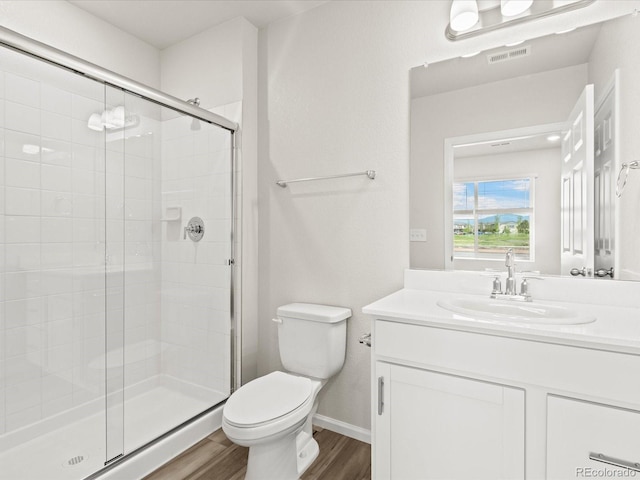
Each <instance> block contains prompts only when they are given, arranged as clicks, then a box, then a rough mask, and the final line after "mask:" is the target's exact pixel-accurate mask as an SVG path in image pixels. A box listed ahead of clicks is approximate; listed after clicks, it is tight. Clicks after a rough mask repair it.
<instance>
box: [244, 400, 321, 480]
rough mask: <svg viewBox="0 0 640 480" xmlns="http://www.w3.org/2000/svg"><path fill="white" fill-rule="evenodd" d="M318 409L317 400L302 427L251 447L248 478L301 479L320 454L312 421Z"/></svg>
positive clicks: (262, 479) (263, 479)
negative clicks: (276, 438) (274, 439)
mask: <svg viewBox="0 0 640 480" xmlns="http://www.w3.org/2000/svg"><path fill="white" fill-rule="evenodd" d="M317 409H318V403H317V401H316V402H315V405H314V407H313V409H312V411H311V413H310V414H309V415H308V416H307V418H306V420H305V422H304V424H303V425H302V428H300V426H298V428H296V429H295V430H294V431H293V432H291V433H289V434H287V435H285V436H284V437H282V438H280V439H278V440H276V441H270V442H264V443H258V444H254V445H252V446H251V447H249V459H248V461H247V474H246V476H245V480H298V479H299V478H300V476H301V475H302V474H303V473H304V472H305V471H306V470H307V469H308V468H309V466H310V465H311V464H312V463H313V461H314V460H315V459H316V458H318V454H319V453H320V446H319V445H318V442H317V441H316V440H315V439H314V438H313V424H312V418H313V414H314V413H315V412H316V410H317Z"/></svg>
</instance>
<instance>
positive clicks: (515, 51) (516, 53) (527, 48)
mask: <svg viewBox="0 0 640 480" xmlns="http://www.w3.org/2000/svg"><path fill="white" fill-rule="evenodd" d="M529 55H531V45H524V46H517V47H514V48H511V49H509V50H502V51H500V52H495V53H491V54H489V55H487V61H488V62H489V65H491V64H493V63H500V62H507V61H509V60H515V59H516V58H520V57H528V56H529Z"/></svg>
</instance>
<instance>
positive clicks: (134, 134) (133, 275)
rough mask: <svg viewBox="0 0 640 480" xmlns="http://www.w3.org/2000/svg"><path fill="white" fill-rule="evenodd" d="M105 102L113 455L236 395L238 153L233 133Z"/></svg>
mask: <svg viewBox="0 0 640 480" xmlns="http://www.w3.org/2000/svg"><path fill="white" fill-rule="evenodd" d="M106 100H107V101H106V112H107V118H108V119H110V121H111V125H112V126H110V127H108V129H107V133H106V165H107V166H106V197H105V198H106V238H107V255H106V258H107V282H106V283H107V325H106V330H107V331H106V339H107V352H108V353H107V355H106V362H107V363H106V372H107V374H106V377H107V384H106V390H107V450H108V459H113V458H116V457H117V456H118V455H120V454H122V453H124V454H126V453H129V452H131V451H133V450H135V449H137V448H139V447H141V446H142V445H144V444H146V443H148V442H149V441H151V440H153V439H155V438H157V437H159V436H161V435H163V434H165V433H166V432H168V431H169V430H171V429H173V428H175V427H176V426H178V425H180V424H182V423H183V422H185V421H187V420H189V419H190V418H192V417H194V416H196V415H197V414H199V413H201V412H203V411H205V410H207V409H209V408H211V407H212V406H214V405H216V404H218V403H220V402H221V401H222V400H224V399H226V398H227V397H228V396H229V394H230V385H231V378H230V372H231V364H230V356H231V318H230V314H231V308H230V307H231V267H230V266H229V264H228V260H229V259H230V258H231V241H232V238H231V227H232V212H231V205H232V201H231V200H232V198H231V195H232V189H231V181H232V162H231V159H232V155H231V133H230V132H228V131H227V130H224V129H221V128H219V127H217V126H214V125H211V124H209V123H206V122H204V121H201V120H197V119H194V118H191V117H187V116H184V115H181V114H178V113H177V112H175V111H173V110H171V109H168V108H166V107H162V106H160V105H157V104H155V103H152V102H149V101H147V100H145V99H143V98H141V97H138V96H135V95H131V94H128V93H125V92H123V91H121V90H117V89H113V88H108V89H107V95H106ZM194 219H195V220H194ZM190 225H201V227H190ZM198 228H199V229H200V230H201V231H200V232H197V231H196V230H198ZM190 230H191V231H190ZM198 233H200V235H198ZM199 237H201V238H199Z"/></svg>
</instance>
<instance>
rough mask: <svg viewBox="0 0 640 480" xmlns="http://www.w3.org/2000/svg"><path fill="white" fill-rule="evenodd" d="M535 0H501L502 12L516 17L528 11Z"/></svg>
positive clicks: (505, 15)
mask: <svg viewBox="0 0 640 480" xmlns="http://www.w3.org/2000/svg"><path fill="white" fill-rule="evenodd" d="M532 3H533V0H500V12H501V13H502V16H504V17H515V16H516V15H520V14H521V13H524V12H526V11H527V10H528V9H529V7H530V6H531V4H532Z"/></svg>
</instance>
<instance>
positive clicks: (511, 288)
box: [491, 248, 535, 302]
mask: <svg viewBox="0 0 640 480" xmlns="http://www.w3.org/2000/svg"><path fill="white" fill-rule="evenodd" d="M504 265H505V267H507V279H506V282H505V289H504V292H502V288H501V284H500V276H499V275H496V277H495V279H494V280H493V290H492V291H491V298H496V299H505V300H522V301H525V302H530V301H531V295H529V284H528V283H527V279H526V278H524V279H523V280H522V284H521V285H520V293H518V289H517V282H516V254H515V252H514V251H513V248H510V249H509V250H507V254H506V255H505V257H504ZM531 278H535V277H531Z"/></svg>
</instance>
